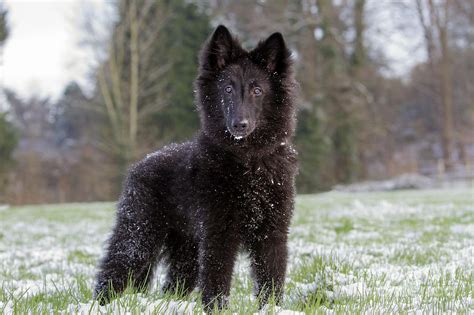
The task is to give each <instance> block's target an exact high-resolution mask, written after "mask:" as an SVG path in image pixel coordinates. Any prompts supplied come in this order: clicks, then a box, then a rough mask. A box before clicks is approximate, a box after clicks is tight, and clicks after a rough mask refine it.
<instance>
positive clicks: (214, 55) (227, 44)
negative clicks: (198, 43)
mask: <svg viewBox="0 0 474 315" xmlns="http://www.w3.org/2000/svg"><path fill="white" fill-rule="evenodd" d="M241 52H242V48H241V47H240V44H239V43H238V42H237V41H236V40H235V39H234V38H233V37H232V35H231V34H230V32H229V30H228V29H227V28H226V27H225V26H224V25H219V26H218V27H217V28H216V30H215V31H214V33H213V34H212V35H211V37H210V39H209V40H208V41H207V43H206V44H205V46H204V48H203V51H202V54H201V66H202V68H204V69H206V70H211V71H213V70H221V69H223V68H224V67H225V66H227V65H228V64H229V63H230V62H231V61H232V60H233V59H234V58H236V57H237V56H238V55H239V54H240V53H241Z"/></svg>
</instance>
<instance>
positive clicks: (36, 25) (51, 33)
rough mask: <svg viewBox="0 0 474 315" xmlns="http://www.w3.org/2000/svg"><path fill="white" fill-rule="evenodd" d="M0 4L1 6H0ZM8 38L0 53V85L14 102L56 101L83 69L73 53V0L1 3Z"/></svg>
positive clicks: (78, 52)
mask: <svg viewBox="0 0 474 315" xmlns="http://www.w3.org/2000/svg"><path fill="white" fill-rule="evenodd" d="M0 1H1V0H0ZM4 3H5V5H6V7H7V9H8V23H9V27H10V34H9V37H8V39H7V42H6V44H5V45H4V48H3V54H2V55H3V56H2V57H1V59H0V60H1V64H0V73H1V84H3V86H5V87H7V88H10V89H13V90H15V91H16V92H17V93H18V94H19V95H20V96H23V97H28V96H32V95H40V96H50V97H52V98H56V97H58V96H59V95H61V93H62V91H63V89H64V87H65V85H66V84H67V83H68V82H70V81H71V80H76V81H79V82H84V81H85V79H86V75H87V72H88V69H89V63H88V61H87V60H88V58H89V56H88V55H87V52H86V50H84V49H81V48H80V47H79V40H80V35H81V34H80V32H79V29H80V28H79V27H78V26H79V16H78V12H79V11H80V10H79V9H80V4H81V1H78V0H55V1H45V0H6V1H4Z"/></svg>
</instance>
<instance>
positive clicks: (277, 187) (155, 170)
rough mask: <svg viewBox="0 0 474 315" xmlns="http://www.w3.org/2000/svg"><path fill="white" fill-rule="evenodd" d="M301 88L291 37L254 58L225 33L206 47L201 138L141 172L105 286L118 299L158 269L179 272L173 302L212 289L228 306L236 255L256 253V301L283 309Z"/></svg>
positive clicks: (260, 49)
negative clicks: (180, 293) (296, 100)
mask: <svg viewBox="0 0 474 315" xmlns="http://www.w3.org/2000/svg"><path fill="white" fill-rule="evenodd" d="M295 86H296V84H295V81H294V79H293V75H292V71H291V58H290V52H289V50H288V49H287V48H286V45H285V42H284V40H283V37H282V35H281V34H280V33H275V34H273V35H271V36H270V37H269V38H268V39H267V40H265V41H263V42H261V43H260V44H259V45H258V46H257V47H256V48H255V49H254V50H252V51H250V52H247V51H245V50H244V49H242V48H241V46H240V44H239V43H238V42H237V40H235V39H234V38H233V37H232V36H231V34H230V33H229V31H228V30H227V29H226V28H225V27H224V26H219V27H218V28H217V29H216V31H215V32H214V34H213V35H212V36H211V38H210V39H209V40H208V42H207V43H206V44H205V45H204V48H203V50H202V54H201V59H200V71H199V76H198V78H197V80H196V89H197V91H198V93H197V106H198V110H199V113H200V117H201V125H202V126H201V130H200V132H199V133H198V134H197V136H196V138H195V139H194V140H193V141H190V142H186V143H183V144H179V145H177V144H172V145H170V146H167V147H165V148H163V149H161V150H159V151H157V152H155V153H153V154H151V155H149V156H148V157H147V158H145V159H144V160H142V161H140V162H138V163H137V164H136V165H134V166H133V167H132V168H131V170H130V172H129V175H128V178H127V180H126V183H125V187H124V190H123V193H122V196H121V198H120V202H119V205H118V209H117V221H116V225H115V227H114V230H113V234H112V236H111V237H110V240H109V245H108V249H107V252H106V255H105V257H104V259H103V260H102V262H101V264H100V268H99V273H98V276H97V285H96V288H95V296H96V297H97V298H100V300H101V302H102V303H106V302H107V301H109V299H110V298H111V296H110V292H111V291H110V288H111V287H113V290H114V291H115V292H118V293H120V292H122V291H123V289H124V288H125V287H126V286H127V285H132V286H134V287H136V288H141V289H145V288H146V287H147V286H148V284H149V282H150V279H151V278H152V272H153V270H154V266H155V264H156V263H157V262H158V261H159V260H160V259H161V258H163V259H166V261H167V263H168V264H169V269H168V275H167V280H166V284H165V286H164V288H163V290H165V291H172V290H175V288H176V285H177V284H178V283H179V286H180V287H181V288H183V289H184V290H185V291H186V292H189V291H192V290H193V289H194V288H195V287H196V286H199V287H200V289H201V290H202V300H203V303H204V305H207V306H208V307H212V305H214V303H217V305H218V306H219V307H223V306H225V301H226V297H227V296H228V295H229V290H230V285H231V277H232V269H233V266H234V261H235V258H236V255H237V252H238V250H239V249H240V248H243V249H245V250H247V251H248V252H249V256H250V259H251V267H252V275H253V277H254V279H255V289H256V292H255V293H256V294H257V295H258V296H260V298H261V303H262V304H264V303H265V302H266V301H267V299H268V297H269V295H270V294H271V293H272V292H273V293H274V294H275V296H276V299H277V301H278V300H279V299H280V298H281V295H282V290H283V285H284V279H285V270H286V261H287V236H288V227H289V224H290V220H291V217H292V212H293V199H294V194H295V189H294V177H295V175H296V172H297V162H296V152H295V150H294V149H293V148H292V144H291V139H292V137H293V133H294V125H295V108H294V104H293V92H294V90H295Z"/></svg>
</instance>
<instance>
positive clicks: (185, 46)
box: [150, 0, 211, 141]
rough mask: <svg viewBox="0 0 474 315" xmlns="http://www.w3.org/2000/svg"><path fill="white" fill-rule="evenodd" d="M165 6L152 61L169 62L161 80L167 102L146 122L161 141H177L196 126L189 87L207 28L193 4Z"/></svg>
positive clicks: (207, 25) (208, 31)
mask: <svg viewBox="0 0 474 315" xmlns="http://www.w3.org/2000/svg"><path fill="white" fill-rule="evenodd" d="M167 8H168V10H169V12H170V16H169V17H168V23H166V25H165V26H164V29H163V35H162V36H161V38H160V41H159V43H156V44H157V50H158V52H157V56H156V62H163V60H167V61H168V62H169V71H168V72H167V74H166V76H165V77H164V78H163V80H162V81H163V82H164V91H163V93H164V94H163V96H164V97H165V98H166V100H167V104H168V105H167V106H166V107H165V108H163V110H162V111H160V112H157V113H156V114H155V115H154V116H153V118H152V120H151V121H150V123H151V124H153V123H156V124H158V125H159V126H160V134H158V137H159V138H160V139H162V140H163V141H180V140H183V139H186V138H188V137H190V136H191V135H192V134H193V133H194V132H195V131H196V130H197V129H198V128H199V117H198V115H197V113H196V110H195V106H194V94H193V90H192V86H193V81H194V79H195V78H196V77H197V68H198V62H197V61H198V54H199V50H200V48H201V45H202V44H203V42H204V41H205V40H206V38H207V36H208V34H209V33H210V31H211V29H210V21H209V17H208V16H207V15H206V14H205V13H204V12H202V10H200V9H199V8H198V7H197V6H196V5H195V4H193V3H186V1H183V0H178V1H168V2H167Z"/></svg>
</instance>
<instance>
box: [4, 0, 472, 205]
mask: <svg viewBox="0 0 474 315" xmlns="http://www.w3.org/2000/svg"><path fill="white" fill-rule="evenodd" d="M218 24H225V25H226V26H228V27H229V28H230V29H231V30H232V31H233V32H234V33H235V34H237V36H238V37H239V38H240V39H241V41H242V43H243V46H244V47H247V48H251V47H253V46H254V45H255V44H256V43H257V41H258V40H259V39H262V38H265V37H266V36H268V35H270V34H271V33H272V32H275V31H280V32H282V33H283V34H284V36H285V39H286V41H287V43H288V46H289V47H290V48H291V50H292V51H293V57H294V60H295V69H296V74H297V79H298V81H299V82H300V84H301V93H300V98H299V100H298V108H299V111H298V127H297V132H296V139H295V143H296V146H297V149H298V151H299V156H300V174H299V176H298V179H297V188H298V192H299V193H310V192H317V191H325V190H329V189H332V188H333V187H335V186H336V185H341V184H343V185H345V184H350V183H354V182H361V181H368V180H371V181H374V180H387V179H390V178H394V177H397V176H400V175H403V174H411V175H410V176H415V177H416V176H418V177H419V178H423V179H430V180H439V181H448V182H450V181H451V180H467V181H469V180H472V178H473V175H474V171H473V165H474V128H473V126H474V1H472V0H405V1H403V0H393V1H391V0H292V1H280V0H272V1H268V0H267V1H264V0H243V1H229V0H227V1H226V0H223V1H219V0H203V1H193V0H173V1H171V0H156V1H146V0H137V1H127V0H116V1H80V0H67V1H66V0H64V1H39V0H37V1H33V0H32V1H21V0H7V1H0V203H10V204H26V203H55V202H76V201H101V200H115V199H117V197H118V194H119V192H120V188H121V182H122V179H123V177H124V175H125V174H126V170H127V167H128V166H129V165H130V164H131V163H133V162H134V161H136V160H138V159H140V158H142V157H143V156H144V155H145V154H146V153H147V152H151V151H153V150H156V149H158V148H160V147H161V146H163V145H165V144H167V143H169V142H173V141H182V140H184V139H187V138H189V137H192V135H193V134H194V133H195V132H196V130H197V129H198V128H199V120H198V115H197V113H196V110H195V106H194V104H193V81H194V79H195V77H196V75H197V56H198V52H199V49H200V47H201V45H202V44H203V42H204V41H205V40H206V38H207V37H208V36H209V34H210V33H211V32H212V30H213V28H214V27H215V26H217V25H218ZM339 187H340V186H339Z"/></svg>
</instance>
